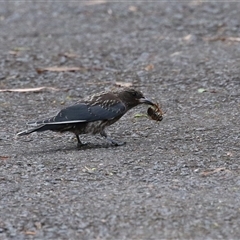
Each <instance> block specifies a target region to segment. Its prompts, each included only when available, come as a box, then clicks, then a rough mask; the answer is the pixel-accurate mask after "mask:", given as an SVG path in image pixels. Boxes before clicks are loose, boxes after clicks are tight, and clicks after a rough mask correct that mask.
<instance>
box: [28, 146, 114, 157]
mask: <svg viewBox="0 0 240 240" xmlns="http://www.w3.org/2000/svg"><path fill="white" fill-rule="evenodd" d="M116 147H117V146H114V145H111V144H94V143H86V144H84V145H82V146H77V145H73V146H67V147H66V146H64V147H63V148H61V147H57V148H51V149H41V150H37V149H36V150H35V151H28V152H27V153H26V152H25V153H24V155H36V154H51V153H56V152H65V153H66V152H72V151H86V150H90V149H104V148H105V149H107V148H116Z"/></svg>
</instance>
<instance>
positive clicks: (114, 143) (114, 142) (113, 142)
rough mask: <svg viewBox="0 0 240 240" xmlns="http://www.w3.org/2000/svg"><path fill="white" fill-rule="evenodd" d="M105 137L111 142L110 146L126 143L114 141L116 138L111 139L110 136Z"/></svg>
mask: <svg viewBox="0 0 240 240" xmlns="http://www.w3.org/2000/svg"><path fill="white" fill-rule="evenodd" d="M106 139H107V140H108V141H109V142H110V143H111V145H112V146H115V147H117V146H123V145H125V144H126V142H120V141H116V140H113V139H111V138H106Z"/></svg>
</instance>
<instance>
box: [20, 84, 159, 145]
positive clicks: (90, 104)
mask: <svg viewBox="0 0 240 240" xmlns="http://www.w3.org/2000/svg"><path fill="white" fill-rule="evenodd" d="M139 104H147V105H152V106H154V103H152V102H151V101H150V100H149V99H147V98H145V97H144V96H143V93H142V92H140V91H138V90H135V89H133V88H124V89H120V90H119V89H118V90H115V91H110V92H101V93H97V94H95V95H92V96H90V97H88V98H85V99H83V100H80V101H78V102H76V103H75V104H74V105H71V106H69V107H66V108H64V109H62V110H61V111H60V112H59V113H58V114H57V115H56V116H54V117H51V118H48V119H44V120H39V121H32V122H28V123H27V125H28V126H30V127H32V128H30V129H27V130H24V131H22V132H19V133H17V136H24V135H28V134H30V133H33V132H43V131H47V130H50V131H54V132H60V133H63V132H72V133H74V134H75V136H76V138H77V141H78V144H77V146H78V147H81V146H83V145H85V144H84V143H82V142H81V140H80V137H79V135H81V134H93V135H95V134H100V135H101V136H102V137H104V138H106V140H107V141H108V142H110V144H111V145H114V146H121V145H124V144H125V142H119V141H116V140H114V139H111V138H110V137H108V135H107V133H106V131H105V128H106V127H108V126H110V125H112V124H113V123H115V122H116V121H118V120H119V119H120V118H121V117H122V116H123V115H124V114H125V113H127V112H128V111H129V110H130V109H132V108H133V107H136V106H137V105H139Z"/></svg>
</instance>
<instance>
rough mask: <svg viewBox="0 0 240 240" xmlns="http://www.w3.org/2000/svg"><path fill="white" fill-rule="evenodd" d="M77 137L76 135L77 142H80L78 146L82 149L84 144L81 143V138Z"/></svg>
mask: <svg viewBox="0 0 240 240" xmlns="http://www.w3.org/2000/svg"><path fill="white" fill-rule="evenodd" d="M75 135H76V138H77V141H78V143H77V146H78V147H82V146H83V145H84V144H83V143H82V142H81V140H80V138H79V136H78V135H77V134H75Z"/></svg>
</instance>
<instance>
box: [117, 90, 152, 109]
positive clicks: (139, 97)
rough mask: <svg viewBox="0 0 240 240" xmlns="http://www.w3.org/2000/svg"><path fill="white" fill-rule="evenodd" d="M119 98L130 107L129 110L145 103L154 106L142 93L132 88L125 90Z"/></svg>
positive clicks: (120, 93)
mask: <svg viewBox="0 0 240 240" xmlns="http://www.w3.org/2000/svg"><path fill="white" fill-rule="evenodd" d="M118 96H119V98H120V99H121V100H122V101H123V102H124V103H125V104H127V105H128V107H129V108H132V107H135V106H137V105H139V104H142V103H145V104H148V105H154V103H152V102H151V101H150V100H148V99H147V98H145V97H144V96H143V94H142V93H141V92H140V91H137V90H135V89H132V88H125V89H123V90H122V91H121V92H119V94H118Z"/></svg>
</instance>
